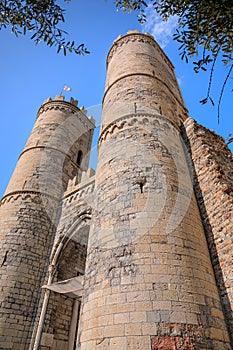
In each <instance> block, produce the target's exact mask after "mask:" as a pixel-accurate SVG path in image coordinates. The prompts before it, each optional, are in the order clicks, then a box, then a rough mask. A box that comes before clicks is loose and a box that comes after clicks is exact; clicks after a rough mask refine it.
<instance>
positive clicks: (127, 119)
mask: <svg viewBox="0 0 233 350" xmlns="http://www.w3.org/2000/svg"><path fill="white" fill-rule="evenodd" d="M148 118H149V119H150V122H151V123H152V122H153V121H154V120H158V119H160V120H161V121H162V122H166V123H170V124H171V125H172V126H173V127H174V128H175V129H176V130H177V131H179V126H178V125H176V124H175V123H174V122H172V121H171V120H170V119H167V118H166V117H164V116H162V115H160V114H151V113H139V112H138V113H132V114H127V115H124V116H122V117H120V118H118V119H115V120H114V121H112V122H111V123H110V124H108V125H107V126H106V127H105V128H104V129H103V130H102V131H101V133H100V136H99V141H98V147H99V146H100V144H101V143H102V141H104V140H105V138H106V135H107V134H108V133H110V134H111V133H112V132H113V130H116V129H117V130H120V129H123V127H125V124H127V126H129V127H131V126H132V125H136V124H139V125H143V124H145V123H147V120H148ZM152 119H153V120H152ZM131 121H133V123H132V122H131Z"/></svg>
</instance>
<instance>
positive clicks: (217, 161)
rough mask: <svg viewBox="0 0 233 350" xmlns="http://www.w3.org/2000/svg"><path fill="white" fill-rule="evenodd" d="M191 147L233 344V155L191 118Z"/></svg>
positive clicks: (188, 138)
mask: <svg viewBox="0 0 233 350" xmlns="http://www.w3.org/2000/svg"><path fill="white" fill-rule="evenodd" d="M185 129H186V135H184V138H185V139H186V144H187V147H188V148H189V151H190V154H191V157H192V163H193V167H194V169H195V182H194V187H195V191H196V195H197V199H198V203H199V207H200V212H201V216H202V220H203V223H204V227H205V231H206V237H207V240H208V244H209V249H210V253H211V258H212V264H213V267H214V271H215V278H216V281H217V286H218V289H219V293H220V296H221V302H222V306H223V310H224V314H225V317H226V320H227V324H228V329H229V333H230V336H231V344H232V346H233V259H232V245H233V236H232V232H233V220H232V213H233V157H232V153H231V151H230V150H229V149H228V147H227V145H226V144H225V142H224V140H223V138H222V137H220V136H218V135H216V134H215V133H214V132H212V131H210V130H208V129H206V128H204V127H203V126H201V125H199V124H197V123H196V122H195V121H194V120H193V119H191V118H189V119H188V120H186V121H185Z"/></svg>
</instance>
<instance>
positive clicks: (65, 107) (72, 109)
mask: <svg viewBox="0 0 233 350" xmlns="http://www.w3.org/2000/svg"><path fill="white" fill-rule="evenodd" d="M51 110H58V111H60V112H63V113H68V114H74V115H76V116H77V117H78V118H79V120H80V122H81V123H82V124H83V125H84V126H85V127H86V128H87V129H88V130H89V129H94V128H95V124H94V123H93V122H92V121H91V120H90V119H89V118H88V117H87V116H86V115H85V114H84V113H83V112H82V111H81V110H80V109H79V108H78V107H76V106H75V105H73V104H72V103H70V102H67V101H48V102H45V103H44V104H42V106H41V107H40V108H39V110H38V112H37V117H36V118H38V117H39V116H40V115H41V114H42V113H44V112H47V111H51Z"/></svg>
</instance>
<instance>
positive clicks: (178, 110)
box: [78, 31, 230, 350]
mask: <svg viewBox="0 0 233 350" xmlns="http://www.w3.org/2000/svg"><path fill="white" fill-rule="evenodd" d="M186 118H187V110H186V108H185V107H184V103H183V100H182V97H181V94H180V90H179V87H178V84H177V81H176V77H175V74H174V70H173V66H172V64H171V62H170V61H169V59H168V58H167V57H166V55H165V54H164V53H163V51H162V50H161V48H160V47H159V46H158V44H157V43H156V42H155V41H154V39H153V37H151V36H150V35H149V34H145V35H143V34H139V33H137V32H134V31H133V32H129V33H128V34H127V35H125V36H123V37H119V38H117V40H116V41H115V42H114V44H113V46H112V48H111V49H110V52H109V54H108V57H107V78H106V89H105V93H104V98H103V116H102V127H101V133H100V137H99V155H98V156H99V158H98V166H97V172H96V179H95V201H94V204H93V213H92V224H91V229H90V234H89V244H88V252H87V261H86V271H85V284H84V292H83V307H82V314H81V322H80V329H79V337H78V348H79V349H81V350H94V349H111V350H112V349H121V350H135V349H140V350H142V349H143V350H144V349H148V350H149V349H150V350H156V349H216V350H220V349H230V345H229V336H228V332H227V329H226V325H225V320H224V316H223V312H222V306H221V302H220V299H219V294H218V290H217V287H216V282H215V278H214V273H213V268H212V265H211V260H210V256H209V251H208V247H207V242H206V238H205V234H204V230H203V225H202V221H201V217H200V214H199V210H198V206H197V202H196V198H195V195H194V193H193V187H192V173H190V171H189V168H188V162H189V160H188V157H187V154H186V152H185V146H184V144H183V142H182V139H181V136H180V126H181V124H182V123H183V122H184V121H185V119H186Z"/></svg>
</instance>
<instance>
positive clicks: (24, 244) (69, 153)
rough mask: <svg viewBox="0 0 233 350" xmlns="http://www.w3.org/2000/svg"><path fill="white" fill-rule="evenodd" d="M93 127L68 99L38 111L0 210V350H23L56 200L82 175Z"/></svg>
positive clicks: (45, 260)
mask: <svg viewBox="0 0 233 350" xmlns="http://www.w3.org/2000/svg"><path fill="white" fill-rule="evenodd" d="M93 128H94V125H93V122H92V121H91V120H90V119H88V118H87V116H86V115H85V113H83V111H82V110H80V109H79V108H78V107H77V101H75V100H73V99H71V101H70V102H65V101H64V97H63V96H58V97H56V98H55V100H51V99H48V100H47V101H45V103H44V104H43V105H42V106H41V107H40V109H39V111H38V114H37V119H36V123H35V125H34V127H33V130H32V133H31V135H30V137H29V139H28V142H27V144H26V146H25V148H24V150H23V152H22V154H21V155H20V157H19V160H18V164H17V166H16V168H15V171H14V173H13V175H12V178H11V181H10V183H9V185H8V188H7V190H6V192H5V194H4V197H3V199H2V201H1V206H0V251H1V255H2V257H1V262H0V274H1V282H0V293H1V294H0V303H1V307H0V309H1V311H0V312H1V318H0V348H1V349H14V350H26V349H28V344H29V342H30V337H31V333H32V329H33V326H34V321H35V316H36V311H37V308H38V303H39V296H40V292H41V286H42V285H43V284H44V279H45V275H46V272H47V267H48V262H49V255H50V249H51V245H52V243H53V238H54V230H55V228H56V223H57V219H58V214H59V210H58V208H59V200H60V199H61V196H62V194H63V192H64V189H66V185H67V183H68V180H69V179H70V178H73V177H74V176H76V175H77V174H78V172H79V171H81V170H87V166H88V151H89V150H90V147H91V139H92V133H93ZM80 152H82V155H83V157H82V161H81V160H80ZM85 155H86V157H85Z"/></svg>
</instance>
